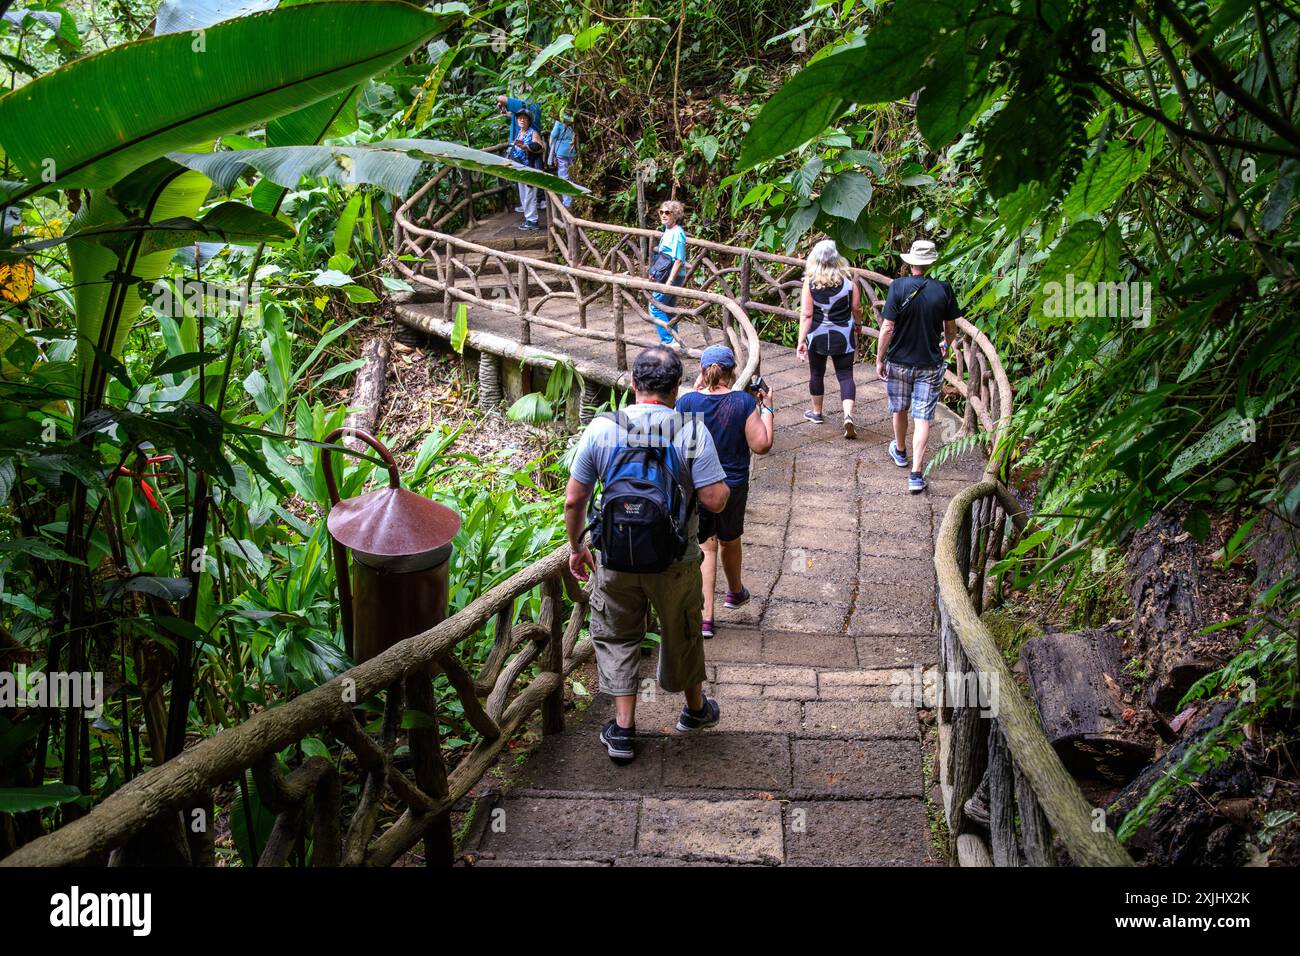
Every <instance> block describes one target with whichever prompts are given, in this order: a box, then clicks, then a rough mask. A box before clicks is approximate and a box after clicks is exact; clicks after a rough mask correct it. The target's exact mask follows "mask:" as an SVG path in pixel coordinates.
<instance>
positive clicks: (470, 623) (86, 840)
mask: <svg viewBox="0 0 1300 956" xmlns="http://www.w3.org/2000/svg"><path fill="white" fill-rule="evenodd" d="M568 558H569V548H568V546H567V545H563V546H561V547H559V548H557V549H555V550H554V551H552V552H551V553H550V554H548V555H546V556H545V557H543V558H541V559H540V560H538V561H536V562H535V563H533V564H532V565H530V566H528V567H527V568H524V569H523V570H521V571H519V572H517V573H516V574H514V575H512V576H511V577H510V578H508V579H507V580H506V581H503V582H501V583H500V584H498V585H496V586H495V587H493V588H491V589H490V590H489V591H487V592H486V593H484V594H482V595H480V596H479V597H478V598H476V599H475V600H474V601H472V602H471V603H470V604H469V605H467V606H466V607H465V608H463V609H462V610H460V611H459V612H457V613H456V614H454V615H452V616H451V617H449V618H447V619H446V620H444V621H442V622H441V623H440V624H437V625H436V626H434V627H431V628H429V629H428V630H426V631H423V632H422V633H420V634H417V635H414V636H413V637H409V638H407V639H406V640H404V641H401V642H399V643H398V644H395V645H394V646H392V647H391V648H389V649H388V650H386V651H384V652H383V653H381V654H379V655H378V656H376V657H374V658H372V659H370V660H368V661H366V662H365V663H363V664H358V665H356V666H355V667H352V668H350V669H349V670H347V671H346V672H344V673H343V674H340V675H339V676H338V677H336V678H334V679H333V680H331V681H329V682H327V683H325V684H322V685H320V686H318V687H316V688H314V689H312V690H310V691H308V692H306V693H304V694H302V695H301V696H299V697H296V698H294V699H293V700H290V701H287V702H285V703H283V704H281V705H280V706H278V707H274V708H271V709H269V710H265V711H262V712H260V713H258V714H256V715H254V716H253V717H250V718H249V719H248V720H246V721H244V722H242V723H240V724H238V725H236V726H234V727H230V728H227V729H225V730H222V731H221V732H219V733H217V734H214V735H213V736H211V737H208V738H206V739H205V740H202V741H200V742H199V743H198V744H196V745H194V746H193V747H191V748H189V749H188V750H185V751H183V752H182V753H181V754H180V755H179V756H177V757H176V758H174V759H172V760H169V761H167V762H166V763H163V764H161V765H159V766H157V767H154V768H153V769H151V770H149V771H147V772H146V773H144V774H142V775H141V776H139V777H136V778H135V779H134V780H132V781H130V782H128V783H126V784H124V785H123V786H121V787H120V788H118V789H117V790H116V791H114V792H113V793H112V794H111V795H109V796H108V797H107V798H105V799H104V801H103V802H102V803H100V804H99V805H97V806H96V807H95V808H94V809H93V810H92V811H91V812H90V813H88V814H87V815H85V816H83V817H81V818H79V819H77V820H74V821H72V822H71V823H68V824H66V825H65V826H63V827H61V828H60V829H58V830H55V831H54V832H53V833H50V834H47V835H46V836H43V837H41V838H39V839H37V840H34V841H32V842H31V843H28V844H27V845H25V846H23V847H20V848H19V849H18V850H16V851H15V852H13V853H11V854H10V855H9V856H7V857H5V858H4V859H3V860H0V866H71V865H86V864H92V863H95V862H97V861H99V860H101V859H102V858H103V856H104V855H105V854H106V853H108V852H109V851H112V850H117V849H120V848H126V847H129V845H130V844H131V842H132V841H133V840H134V839H136V838H141V837H142V836H144V835H145V831H146V830H149V829H150V828H152V827H156V826H159V825H166V826H170V825H171V824H175V825H176V826H177V827H179V826H180V818H179V813H180V811H181V810H182V809H183V808H185V807H189V806H192V805H193V803H194V801H196V800H197V801H207V804H206V805H209V806H210V803H211V793H212V791H213V790H214V789H216V788H217V787H219V786H222V785H223V784H226V783H229V782H230V781H232V780H236V779H238V778H240V777H241V776H242V775H243V774H244V773H246V772H247V771H250V770H251V771H252V772H253V774H254V779H255V780H256V781H257V783H258V792H259V795H260V797H261V799H262V800H263V802H264V803H265V804H266V805H267V806H268V808H269V809H271V810H272V811H273V812H275V813H277V814H278V816H277V818H276V823H275V826H274V828H273V830H272V833H271V837H270V839H269V840H268V843H267V846H266V847H265V848H264V849H263V850H262V852H261V853H260V855H259V859H258V864H259V865H283V863H284V862H285V861H286V860H287V859H288V857H289V854H290V853H291V852H292V850H293V848H294V846H295V845H296V842H297V838H298V836H299V835H300V833H301V831H302V828H303V827H304V826H306V823H307V820H306V805H307V800H308V798H309V797H312V796H314V797H315V801H314V806H313V819H312V821H311V824H312V828H313V834H314V848H313V865H315V866H330V865H336V864H338V863H339V862H343V863H353V864H364V865H390V864H392V863H393V862H394V861H395V860H396V859H397V858H398V857H400V856H401V855H402V854H403V853H405V852H406V851H407V850H409V849H410V848H411V847H413V846H414V845H415V844H416V843H417V842H419V841H420V840H421V839H426V840H428V839H431V838H432V836H433V835H435V834H436V833H437V832H438V827H439V824H442V825H443V827H444V829H446V826H447V824H448V821H449V818H448V816H447V814H448V812H449V811H450V809H451V807H452V806H453V805H454V804H455V803H456V801H458V800H459V799H460V798H461V797H463V796H464V795H465V794H467V793H468V792H469V791H470V789H471V788H472V787H473V786H474V784H475V783H477V782H478V780H479V779H480V778H481V777H482V775H483V773H484V772H485V771H486V770H487V769H488V768H489V767H490V766H491V764H492V762H493V761H494V760H495V758H496V756H497V754H499V753H500V751H501V750H502V749H503V748H504V747H505V744H506V742H507V741H508V740H509V739H510V737H511V736H512V735H513V734H514V733H515V732H516V731H517V730H518V729H519V728H520V727H521V726H522V724H523V722H524V721H525V720H527V719H528V718H529V717H530V716H532V714H533V713H535V712H536V711H538V710H541V711H542V714H543V721H542V724H543V727H542V729H543V733H546V734H552V733H557V732H559V731H560V730H562V729H563V716H562V714H563V711H562V706H563V689H564V677H565V676H567V675H568V674H569V673H571V672H572V670H573V669H574V668H575V667H577V666H579V665H580V664H582V663H584V662H585V661H587V660H588V659H589V658H590V657H591V654H592V647H591V642H590V639H589V638H588V639H582V640H579V639H578V637H579V634H580V632H581V628H582V625H583V622H584V621H585V618H586V610H587V603H586V592H584V591H583V589H582V588H581V586H580V585H579V584H578V583H577V582H576V581H575V580H573V579H572V577H571V575H570V573H569V570H568ZM345 573H346V572H345ZM539 587H540V588H541V589H542V592H543V599H542V605H541V613H540V614H539V616H538V617H539V620H538V621H537V622H526V623H528V624H529V625H531V626H529V627H526V628H525V627H519V626H514V627H512V626H511V617H512V609H513V607H514V604H515V602H516V601H517V600H518V599H519V598H521V597H523V596H524V595H527V594H528V593H530V592H531V591H533V589H535V588H539ZM565 595H568V596H569V597H570V599H571V600H573V603H572V606H571V609H570V613H569V620H568V623H567V625H566V624H565V623H564V621H563V616H564V597H565ZM494 618H495V619H496V622H497V624H496V633H495V635H494V641H493V647H492V651H491V653H490V654H489V660H495V659H500V660H502V661H504V660H505V658H507V657H509V656H510V654H511V652H512V651H514V648H515V647H516V646H518V644H519V643H524V644H526V645H527V647H525V648H524V649H523V650H522V651H519V652H517V653H515V655H514V657H513V658H511V659H510V661H509V662H508V663H505V666H504V667H502V668H501V669H500V673H499V675H498V674H496V673H493V674H487V673H485V674H483V675H481V676H484V677H490V681H488V683H489V684H490V686H491V691H490V693H489V694H488V695H487V696H488V702H487V704H480V703H479V702H478V700H477V696H481V695H480V694H479V691H478V690H476V688H475V681H474V680H473V679H471V678H470V675H469V674H468V672H467V671H465V670H464V668H463V665H461V664H460V662H459V660H457V658H456V657H455V653H456V650H457V647H458V646H459V645H460V644H461V643H463V642H464V641H465V640H467V639H468V638H470V637H472V636H473V635H475V634H477V633H479V631H480V630H481V629H482V628H483V627H484V625H486V624H487V623H488V622H489V621H491V620H493V619H494ZM520 660H522V661H523V663H519V662H520ZM535 662H536V663H539V664H540V666H541V670H540V672H539V673H538V674H537V675H536V676H534V677H533V678H532V679H531V680H530V681H528V682H527V683H526V684H525V685H524V686H522V687H521V688H519V689H518V691H517V692H516V693H515V694H514V696H513V699H511V698H510V694H511V691H512V690H514V683H515V681H516V680H517V679H518V678H519V677H520V676H522V675H523V674H524V673H525V672H526V671H527V670H528V668H529V666H531V664H533V663H535ZM435 669H441V670H442V671H443V672H445V673H447V675H448V679H449V682H450V684H451V686H452V687H453V689H455V691H456V692H457V694H458V695H459V696H460V698H461V700H462V702H464V701H466V700H467V699H468V700H473V702H474V703H473V704H472V705H471V706H469V707H467V708H466V709H467V717H468V719H469V720H470V722H471V724H472V726H474V728H475V730H477V731H478V732H479V735H480V739H479V741H478V743H477V744H476V745H475V746H474V747H473V748H471V749H470V750H469V751H468V752H467V753H466V754H465V755H464V756H463V757H462V758H461V760H460V761H459V763H458V764H457V765H456V767H455V768H454V769H453V770H452V771H451V772H450V773H448V772H447V770H446V767H445V764H444V761H443V756H442V753H441V748H440V743H439V741H438V739H437V729H436V728H437V723H436V721H437V718H436V713H435V711H436V706H435V703H434V700H433V695H432V684H431V677H432V673H433V672H434V670H435ZM381 691H387V694H386V704H385V716H384V721H383V733H382V735H381V738H380V739H378V740H376V739H375V738H374V737H372V736H371V735H370V734H369V733H367V732H366V731H365V730H364V729H362V728H361V726H360V724H358V723H357V721H356V717H355V715H354V713H353V707H355V706H356V705H357V704H359V703H361V702H364V701H366V700H368V699H370V698H371V697H373V696H375V695H376V694H378V693H380V692H381ZM403 701H406V702H409V705H410V706H411V707H412V708H413V709H416V710H419V711H421V712H423V713H425V714H428V715H430V716H433V717H434V720H433V724H434V726H433V728H432V729H428V728H425V729H424V730H423V731H421V730H418V729H412V730H410V731H408V732H407V733H408V736H409V739H410V744H411V754H412V763H413V764H414V767H413V771H414V776H415V779H412V778H411V776H410V775H408V774H407V773H406V772H404V771H402V770H401V769H400V768H398V767H397V766H396V765H395V762H394V760H393V756H392V752H393V747H394V744H395V742H396V736H397V732H398V727H399V724H400V717H401V713H402V710H403V708H404V706H405V705H404V703H403ZM507 701H508V703H507ZM471 709H472V711H473V713H472V714H470V713H469V711H470V710H471ZM321 731H330V732H332V733H333V735H334V737H335V738H336V739H337V740H338V741H339V742H340V743H341V744H342V745H343V746H344V747H345V748H347V749H348V750H349V751H351V752H352V753H353V754H354V755H355V757H356V760H357V764H358V766H359V767H360V768H361V770H362V771H363V773H364V774H365V776H366V785H365V787H364V788H363V791H362V797H361V801H360V804H359V805H358V807H357V810H356V812H355V813H354V814H353V817H352V820H351V823H350V824H349V825H348V828H347V835H346V842H345V840H344V835H343V833H342V832H341V831H340V827H339V819H338V811H339V806H340V799H341V797H340V788H341V781H340V775H339V773H338V772H337V771H336V770H335V769H334V767H333V766H332V765H331V764H330V762H329V761H326V760H323V759H321V758H319V757H311V758H308V759H306V760H304V761H303V763H302V764H301V765H300V766H299V767H297V768H296V769H295V770H293V771H292V772H291V773H290V774H289V775H288V776H284V775H282V774H281V772H280V770H279V768H278V766H277V760H276V756H277V754H279V753H280V752H281V751H282V750H284V749H285V748H286V747H288V746H290V745H291V744H294V743H295V742H299V741H302V740H303V739H305V738H307V737H309V736H312V735H313V734H316V733H318V732H321ZM421 734H423V735H424V739H423V740H422V741H421V740H419V739H417V738H419V737H420V735H421ZM430 738H431V739H430ZM430 743H432V744H433V746H432V748H430V747H429V746H428V745H429V744H430ZM386 793H388V794H391V795H392V796H393V797H395V798H396V799H397V800H398V801H400V802H401V803H404V804H405V805H406V810H405V812H404V813H403V814H402V816H401V818H400V819H399V820H398V821H397V823H396V824H394V825H393V826H392V827H390V828H389V829H388V830H386V831H385V832H384V833H383V835H382V836H380V837H378V838H377V839H373V840H372V839H371V837H372V835H373V833H374V830H375V827H376V822H377V812H378V810H379V808H380V805H381V803H382V800H383V798H384V795H385V794H386ZM208 832H209V833H211V825H210V823H209V826H208ZM446 833H447V834H448V835H449V833H450V830H449V829H446ZM448 840H449V836H448ZM445 849H446V855H445V856H444V858H443V859H441V860H438V861H436V862H440V863H444V864H446V863H450V862H451V859H450V850H451V848H450V843H449V842H448V843H447V844H446V847H445Z"/></svg>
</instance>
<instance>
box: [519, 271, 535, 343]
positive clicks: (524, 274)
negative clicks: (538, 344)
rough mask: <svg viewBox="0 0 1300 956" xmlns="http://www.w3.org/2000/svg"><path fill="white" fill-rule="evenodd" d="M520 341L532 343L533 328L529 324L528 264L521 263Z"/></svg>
mask: <svg viewBox="0 0 1300 956" xmlns="http://www.w3.org/2000/svg"><path fill="white" fill-rule="evenodd" d="M519 343H520V344H521V345H529V344H531V343H532V335H531V330H530V329H529V325H528V264H527V263H526V262H520V263H519Z"/></svg>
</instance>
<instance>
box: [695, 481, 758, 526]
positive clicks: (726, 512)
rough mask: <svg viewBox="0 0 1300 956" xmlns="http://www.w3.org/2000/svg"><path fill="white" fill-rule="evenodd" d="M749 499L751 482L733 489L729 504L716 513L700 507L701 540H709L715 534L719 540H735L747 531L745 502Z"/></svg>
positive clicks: (728, 499) (728, 500)
mask: <svg viewBox="0 0 1300 956" xmlns="http://www.w3.org/2000/svg"><path fill="white" fill-rule="evenodd" d="M748 500H749V482H745V483H744V484H743V485H738V486H736V487H734V488H732V489H731V495H730V496H729V497H728V498H727V506H726V507H725V508H723V509H722V510H721V511H719V512H717V513H714V512H712V511H709V510H708V509H707V508H701V509H700V540H701V541H708V540H709V539H710V538H712V537H713V536H714V535H717V536H718V540H719V541H735V540H736V539H737V538H739V537H740V536H741V535H742V534H744V533H745V502H747V501H748Z"/></svg>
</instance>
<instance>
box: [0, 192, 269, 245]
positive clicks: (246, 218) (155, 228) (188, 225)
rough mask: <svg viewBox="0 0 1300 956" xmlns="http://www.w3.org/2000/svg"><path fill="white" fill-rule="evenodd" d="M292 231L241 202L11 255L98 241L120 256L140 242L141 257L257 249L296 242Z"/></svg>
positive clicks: (66, 238) (76, 235)
mask: <svg viewBox="0 0 1300 956" xmlns="http://www.w3.org/2000/svg"><path fill="white" fill-rule="evenodd" d="M293 237H294V231H293V229H292V227H290V226H287V225H285V224H284V223H283V222H281V221H280V220H278V219H275V218H273V217H271V216H268V215H266V214H264V213H260V212H258V211H257V210H256V209H253V208H251V207H249V206H245V205H243V204H242V203H237V202H223V203H220V204H219V205H217V206H215V207H213V208H212V209H210V210H209V211H208V212H206V213H205V214H204V215H202V216H201V217H199V218H198V219H191V218H190V217H188V216H179V217H176V218H174V219H162V220H155V221H153V222H147V221H144V220H138V219H136V220H129V221H126V222H122V223H112V224H109V225H104V226H96V227H94V228H91V229H86V230H84V231H80V232H68V233H65V234H64V235H62V236H55V237H53V238H50V239H42V240H40V241H39V242H32V243H24V244H23V245H20V246H16V247H14V249H13V250H11V251H16V252H20V253H32V252H41V251H44V250H46V249H51V248H53V247H55V246H59V245H62V244H63V243H66V242H71V241H72V240H74V239H94V240H95V241H96V242H99V243H101V244H102V245H106V246H108V247H109V248H110V249H112V250H113V251H114V252H117V253H118V254H119V255H120V254H123V253H124V252H125V251H126V249H127V248H128V247H129V245H130V243H131V242H133V241H135V240H136V239H139V240H140V255H149V254H150V253H153V252H158V251H159V250H161V249H179V248H181V247H182V246H192V245H194V244H195V243H196V242H221V243H222V244H226V243H235V244H244V245H255V244H257V243H259V242H279V241H283V240H285V239H292V238H293Z"/></svg>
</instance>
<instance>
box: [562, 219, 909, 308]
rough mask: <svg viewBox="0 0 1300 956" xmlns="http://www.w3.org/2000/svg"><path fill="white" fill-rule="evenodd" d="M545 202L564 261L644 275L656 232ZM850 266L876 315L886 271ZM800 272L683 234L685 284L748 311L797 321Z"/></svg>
mask: <svg viewBox="0 0 1300 956" xmlns="http://www.w3.org/2000/svg"><path fill="white" fill-rule="evenodd" d="M550 208H551V210H552V215H551V217H550V219H549V220H548V223H547V227H548V231H549V233H550V241H551V243H552V244H553V245H554V247H555V248H557V249H559V250H560V252H561V253H562V254H563V256H564V260H565V261H566V262H567V263H568V264H569V265H571V266H584V267H587V268H592V269H602V270H606V271H610V272H623V273H626V274H628V275H638V276H644V275H646V272H647V269H648V268H649V262H650V258H651V254H652V250H653V249H654V248H655V244H656V243H657V242H658V240H659V236H660V233H658V232H656V231H654V230H652V229H639V228H636V227H634V226H618V225H613V224H611V223H604V222H594V221H592V220H590V219H579V218H578V217H576V216H574V215H573V214H572V213H571V212H570V211H569V210H568V209H566V208H565V207H564V206H563V205H562V204H560V203H558V202H556V201H555V199H554V198H553V197H552V199H551V200H550ZM850 272H851V273H852V274H853V276H854V277H855V278H856V279H857V280H858V282H859V285H860V286H861V288H862V289H863V290H864V291H865V294H866V296H867V303H868V306H869V308H870V309H871V311H872V313H873V315H875V316H876V317H877V318H879V315H880V308H881V305H882V304H883V303H882V299H881V296H880V289H883V288H884V287H886V286H888V285H889V282H890V279H889V277H888V276H885V275H882V274H881V273H879V272H873V271H871V270H870V269H857V268H854V269H851V270H850ZM803 273H804V260H803V259H798V258H795V257H793V256H783V255H779V254H777V253H772V252H763V251H761V250H758V249H750V248H747V247H744V246H729V245H726V244H724V243H720V242H711V241H709V240H707V239H699V238H696V237H694V236H690V235H688V236H687V237H686V266H685V276H686V278H685V284H686V285H687V286H690V287H692V288H696V289H704V290H708V291H713V292H716V293H718V294H719V295H725V296H727V297H728V298H729V299H732V300H734V301H735V302H737V303H738V304H739V305H740V306H741V307H742V308H743V309H744V310H745V311H746V312H748V313H750V314H754V313H759V312H765V313H768V314H771V315H777V316H781V317H782V318H786V319H791V320H795V321H797V320H798V318H799V296H800V291H801V290H802V288H803Z"/></svg>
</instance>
